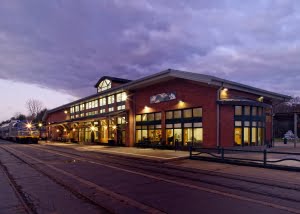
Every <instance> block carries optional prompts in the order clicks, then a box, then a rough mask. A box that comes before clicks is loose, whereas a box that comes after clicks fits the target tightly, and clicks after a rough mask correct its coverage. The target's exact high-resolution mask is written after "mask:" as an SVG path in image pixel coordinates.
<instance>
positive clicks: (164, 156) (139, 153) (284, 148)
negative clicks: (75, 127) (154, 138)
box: [39, 141, 300, 168]
mask: <svg viewBox="0 0 300 214" xmlns="http://www.w3.org/2000/svg"><path fill="white" fill-rule="evenodd" d="M39 144H44V145H54V146H60V147H68V148H73V149H75V150H77V151H89V152H99V153H109V154H117V155H124V156H126V157H128V156H129V157H136V158H142V159H150V160H156V161H161V162H170V161H175V160H180V159H188V158H189V152H188V151H174V150H160V149H152V148H136V147H116V146H105V145H80V144H74V143H61V142H50V141H47V142H46V141H41V142H39ZM297 146H298V147H296V149H295V148H294V146H293V145H292V144H291V143H288V144H287V145H286V144H283V143H276V144H275V147H274V148H270V149H268V151H275V152H292V153H300V145H297ZM243 149H245V150H246V149H247V148H243ZM213 154H214V155H216V156H218V157H220V156H221V155H220V154H217V153H213ZM201 156H206V157H211V156H210V155H208V154H201ZM230 157H231V158H247V159H254V160H258V161H260V163H262V161H263V152H262V151H260V152H257V153H253V152H234V153H233V152H232V153H230V152H225V158H230ZM287 158H293V159H297V160H300V155H286V154H269V153H268V154H267V160H268V161H276V160H279V159H287ZM253 162H257V161H253ZM272 164H274V165H281V166H292V167H299V168H300V161H294V160H286V161H282V162H277V163H272Z"/></svg>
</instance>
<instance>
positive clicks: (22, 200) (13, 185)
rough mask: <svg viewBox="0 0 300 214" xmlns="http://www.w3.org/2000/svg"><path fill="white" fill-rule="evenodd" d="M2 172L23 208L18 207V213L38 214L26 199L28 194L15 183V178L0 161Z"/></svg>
mask: <svg viewBox="0 0 300 214" xmlns="http://www.w3.org/2000/svg"><path fill="white" fill-rule="evenodd" d="M0 170H1V171H2V172H3V174H4V175H5V178H6V179H7V181H8V183H9V184H10V187H11V188H12V190H13V191H14V193H15V195H16V196H17V198H18V200H19V202H20V204H21V206H22V207H18V210H16V211H17V212H24V213H27V214H36V213H37V212H36V210H35V207H34V206H33V204H32V203H31V201H29V200H28V198H27V197H26V194H25V193H24V192H23V191H22V190H21V188H20V187H19V186H18V184H17V183H16V182H15V179H14V177H13V176H12V175H11V174H10V172H9V171H8V169H7V167H6V166H5V165H4V164H3V163H2V162H1V161H0Z"/></svg>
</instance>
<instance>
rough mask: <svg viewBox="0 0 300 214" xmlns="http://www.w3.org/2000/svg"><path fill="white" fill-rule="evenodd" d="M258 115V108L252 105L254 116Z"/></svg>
mask: <svg viewBox="0 0 300 214" xmlns="http://www.w3.org/2000/svg"><path fill="white" fill-rule="evenodd" d="M256 115H257V108H256V107H252V116H256Z"/></svg>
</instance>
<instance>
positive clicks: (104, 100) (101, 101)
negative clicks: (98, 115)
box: [99, 97, 106, 106]
mask: <svg viewBox="0 0 300 214" xmlns="http://www.w3.org/2000/svg"><path fill="white" fill-rule="evenodd" d="M99 104H100V106H105V105H106V97H103V98H100V99H99Z"/></svg>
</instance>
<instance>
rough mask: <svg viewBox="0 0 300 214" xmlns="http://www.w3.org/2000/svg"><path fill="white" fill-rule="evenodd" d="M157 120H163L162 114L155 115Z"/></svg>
mask: <svg viewBox="0 0 300 214" xmlns="http://www.w3.org/2000/svg"><path fill="white" fill-rule="evenodd" d="M155 120H161V113H160V112H159V113H155Z"/></svg>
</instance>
